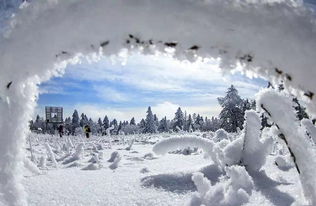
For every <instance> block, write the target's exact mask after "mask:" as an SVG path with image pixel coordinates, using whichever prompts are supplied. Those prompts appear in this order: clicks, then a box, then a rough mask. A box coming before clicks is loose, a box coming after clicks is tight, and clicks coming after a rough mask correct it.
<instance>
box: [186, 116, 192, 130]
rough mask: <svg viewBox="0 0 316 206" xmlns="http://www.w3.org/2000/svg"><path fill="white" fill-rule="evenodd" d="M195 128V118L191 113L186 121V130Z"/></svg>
mask: <svg viewBox="0 0 316 206" xmlns="http://www.w3.org/2000/svg"><path fill="white" fill-rule="evenodd" d="M192 130H193V119H192V116H191V114H189V117H188V120H187V121H186V125H185V131H187V132H191V131H192Z"/></svg>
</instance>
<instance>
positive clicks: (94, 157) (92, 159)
mask: <svg viewBox="0 0 316 206" xmlns="http://www.w3.org/2000/svg"><path fill="white" fill-rule="evenodd" d="M88 162H91V163H99V162H100V160H99V156H98V154H93V155H92V157H91V158H90V159H89V160H88Z"/></svg>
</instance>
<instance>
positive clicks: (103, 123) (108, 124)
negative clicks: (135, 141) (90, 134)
mask: <svg viewBox="0 0 316 206" xmlns="http://www.w3.org/2000/svg"><path fill="white" fill-rule="evenodd" d="M109 127H110V121H109V118H108V116H106V115H105V117H104V119H103V122H102V128H103V131H104V132H105V131H106V129H107V128H109ZM104 132H103V133H104Z"/></svg>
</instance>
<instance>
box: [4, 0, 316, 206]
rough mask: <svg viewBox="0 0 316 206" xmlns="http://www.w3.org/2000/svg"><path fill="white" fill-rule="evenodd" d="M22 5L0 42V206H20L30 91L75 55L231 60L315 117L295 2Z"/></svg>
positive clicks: (309, 50)
mask: <svg viewBox="0 0 316 206" xmlns="http://www.w3.org/2000/svg"><path fill="white" fill-rule="evenodd" d="M22 7H23V9H21V10H19V11H18V13H17V14H16V15H15V17H14V18H13V19H12V21H11V25H12V28H11V29H9V30H7V31H6V32H5V34H4V36H3V37H0V62H1V65H0V68H1V69H0V70H1V76H0V112H1V115H2V116H1V119H0V131H1V136H0V138H1V140H0V141H1V144H0V186H1V187H0V192H2V193H4V196H3V198H4V200H0V202H4V203H5V202H6V203H10V204H12V205H25V204H27V203H26V199H25V195H24V192H23V188H22V187H21V185H20V183H19V182H20V178H21V172H20V169H21V167H20V164H21V162H22V158H23V157H22V152H21V147H22V145H23V141H24V138H25V135H26V132H27V120H28V119H29V118H30V115H31V113H32V110H33V108H34V106H35V101H36V96H37V95H38V91H37V86H36V85H37V84H38V83H39V82H41V81H45V80H47V79H49V78H50V77H51V76H53V75H55V74H57V73H58V72H62V70H63V68H64V67H65V66H66V65H67V64H68V63H70V62H71V61H76V60H77V59H78V58H77V57H79V56H80V55H81V56H85V55H91V54H95V55H96V56H98V55H110V54H116V53H117V52H118V51H119V50H120V49H122V48H128V49H129V50H133V49H135V48H136V47H137V48H140V49H141V50H142V52H143V53H145V54H146V53H152V52H155V51H164V50H165V49H166V48H169V49H174V50H175V52H174V57H175V58H177V59H180V60H181V59H188V60H191V61H194V60H195V59H196V58H197V57H202V58H208V57H219V58H221V67H222V68H223V69H227V70H229V69H231V68H234V67H235V66H236V64H237V63H238V62H239V63H242V64H243V66H244V70H245V72H248V71H251V72H253V73H256V74H258V75H260V76H263V77H266V78H267V79H269V80H270V81H277V80H280V79H283V80H284V82H285V85H286V87H287V88H288V89H289V90H292V91H293V92H295V93H296V94H297V95H298V96H300V97H305V98H306V99H307V101H308V107H309V109H310V111H311V112H312V113H313V114H316V99H315V97H314V94H316V87H314V86H315V85H314V81H313V80H314V79H315V78H316V70H315V65H316V52H315V48H316V23H315V19H313V16H312V13H311V12H310V11H308V10H307V9H306V8H304V6H303V5H302V3H301V1H299V0H297V1H296V0H252V1H250V0H238V1H237V0H194V1H193V0H171V1H170V0H159V1H157V0H115V1H113V0H95V1H86V0H69V1H60V2H58V0H47V1H41V0H34V1H32V3H30V4H29V5H28V3H24V4H23V5H22ZM79 54H80V55H79ZM0 198H2V197H0Z"/></svg>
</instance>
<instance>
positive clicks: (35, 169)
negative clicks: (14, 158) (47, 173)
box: [24, 158, 41, 175]
mask: <svg viewBox="0 0 316 206" xmlns="http://www.w3.org/2000/svg"><path fill="white" fill-rule="evenodd" d="M24 167H25V168H26V169H28V170H29V171H30V172H32V173H34V174H37V175H39V174H41V171H40V170H39V169H38V167H37V166H36V165H35V164H34V163H33V162H32V161H30V160H29V159H28V158H24Z"/></svg>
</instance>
